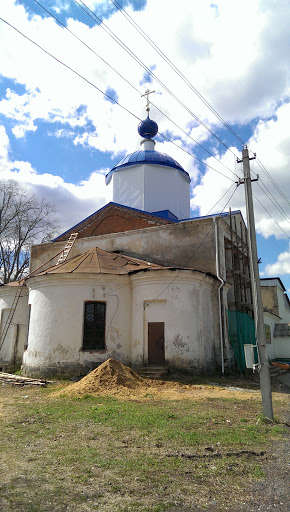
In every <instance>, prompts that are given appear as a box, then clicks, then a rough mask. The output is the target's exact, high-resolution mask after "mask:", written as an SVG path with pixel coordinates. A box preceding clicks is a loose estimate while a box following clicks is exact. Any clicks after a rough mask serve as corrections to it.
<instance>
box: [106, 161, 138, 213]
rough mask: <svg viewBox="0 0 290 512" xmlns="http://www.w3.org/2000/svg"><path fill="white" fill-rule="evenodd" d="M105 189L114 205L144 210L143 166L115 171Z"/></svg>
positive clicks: (133, 166)
mask: <svg viewBox="0 0 290 512" xmlns="http://www.w3.org/2000/svg"><path fill="white" fill-rule="evenodd" d="M106 188H108V189H109V191H108V194H109V196H111V197H112V199H111V200H112V201H113V202H114V203H118V204H122V205H125V206H130V207H131V208H137V209H138V210H144V165H137V166H135V165H132V166H129V167H126V168H123V169H122V168H121V169H119V170H117V171H115V172H114V173H112V176H111V179H110V182H109V184H108V185H107V187H106Z"/></svg>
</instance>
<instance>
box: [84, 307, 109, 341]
mask: <svg viewBox="0 0 290 512" xmlns="http://www.w3.org/2000/svg"><path fill="white" fill-rule="evenodd" d="M105 332H106V303H105V302H97V301H88V302H85V310H84V336H83V350H104V349H105V348H106V346H105V341H106V336H105Z"/></svg>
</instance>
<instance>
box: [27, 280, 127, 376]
mask: <svg viewBox="0 0 290 512" xmlns="http://www.w3.org/2000/svg"><path fill="white" fill-rule="evenodd" d="M126 284H128V286H126ZM28 286H29V303H30V305H31V314H30V326H29V336H28V347H27V350H26V351H25V352H24V356H23V371H24V373H26V374H28V375H34V376H37V375H50V374H51V375H53V374H59V375H61V376H66V375H68V376H69V375H76V374H85V373H87V371H88V370H89V369H90V368H94V367H95V366H97V365H98V363H102V362H103V361H105V360H106V359H108V358H110V357H113V358H115V359H118V360H119V361H121V362H123V363H129V361H130V339H131V290H130V282H129V279H128V276H109V275H101V276H99V275H98V276H96V275H92V274H89V275H84V274H79V275H74V276H72V275H68V274H64V275H60V274H58V275H47V276H38V277H34V278H31V279H29V283H28ZM86 301H100V302H105V303H106V347H105V349H104V350H82V344H83V325H84V303H85V302H86Z"/></svg>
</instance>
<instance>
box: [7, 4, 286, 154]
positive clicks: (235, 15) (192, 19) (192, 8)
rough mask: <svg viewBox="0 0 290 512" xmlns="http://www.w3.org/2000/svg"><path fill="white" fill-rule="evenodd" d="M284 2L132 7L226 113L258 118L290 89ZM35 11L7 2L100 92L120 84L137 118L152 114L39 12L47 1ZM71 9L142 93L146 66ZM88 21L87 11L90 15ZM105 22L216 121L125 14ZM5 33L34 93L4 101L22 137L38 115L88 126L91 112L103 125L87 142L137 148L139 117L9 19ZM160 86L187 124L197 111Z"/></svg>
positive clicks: (13, 73)
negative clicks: (30, 12)
mask: <svg viewBox="0 0 290 512" xmlns="http://www.w3.org/2000/svg"><path fill="white" fill-rule="evenodd" d="M286 3H287V2H285V1H284V0H277V1H276V2H275V6H273V5H272V3H271V2H266V1H265V0H263V1H262V0H244V1H243V2H241V1H238V2H232V0H217V1H216V2H215V4H216V6H217V8H215V7H213V5H212V2H211V1H210V0H206V1H205V0H196V1H195V2H194V5H193V4H192V3H191V2H188V0H180V3H179V8H178V9H176V3H175V2H174V1H173V0H159V2H156V1H154V0H148V1H147V5H146V7H145V9H144V10H143V11H134V12H133V10H132V8H130V7H128V8H127V10H128V12H129V13H130V14H131V15H132V16H133V17H134V19H135V20H136V21H137V23H139V24H140V25H141V26H142V28H143V29H144V30H145V32H146V33H148V35H149V36H151V37H152V39H153V40H154V41H155V42H156V44H157V45H158V46H159V47H160V48H161V49H163V51H164V52H165V53H166V55H168V56H169V58H170V59H171V60H172V61H173V62H175V63H177V64H178V66H179V67H180V68H181V70H182V71H183V72H184V73H185V75H186V76H187V77H188V78H189V79H190V80H191V81H192V83H193V84H194V85H195V86H196V87H197V88H198V89H199V90H200V91H202V93H203V94H204V95H205V96H206V97H207V99H208V100H209V101H211V102H212V103H213V105H214V106H215V107H216V108H217V109H218V110H219V112H220V113H221V114H222V115H223V116H224V117H225V118H226V120H227V121H233V120H235V121H239V122H245V121H247V120H249V119H254V118H256V117H257V116H262V117H264V116H265V114H266V115H272V114H273V113H274V111H275V108H276V105H277V101H278V100H279V99H280V98H283V97H285V95H286V94H287V91H288V89H287V70H288V56H287V52H286V50H284V48H286V40H287V37H288V27H289V21H290V12H289V9H288V7H287V6H286ZM97 4H99V5H104V1H103V0H102V1H99V2H98V1H95V0H91V2H90V6H91V7H92V8H93V7H94V6H95V5H97ZM56 8H57V9H60V10H62V12H64V10H65V9H67V8H68V7H67V3H66V2H58V3H57V4H56ZM36 12H37V13H39V14H37V15H35V16H32V17H31V15H28V13H27V12H26V11H25V8H24V6H22V5H19V4H16V5H15V4H14V1H13V0H6V2H4V3H3V5H1V14H2V16H3V17H4V18H5V19H7V20H8V21H11V23H12V24H13V25H15V26H16V27H17V28H19V29H20V30H21V31H23V32H24V33H25V34H27V35H28V36H29V37H30V38H31V39H33V40H35V41H36V42H38V43H39V44H40V45H42V46H43V47H44V48H46V49H47V50H48V51H49V52H51V53H52V54H54V55H55V56H56V57H58V58H59V59H61V60H62V61H63V62H65V63H67V64H68V65H69V66H71V67H73V68H74V69H75V70H76V71H77V72H79V73H81V74H83V75H84V76H85V77H86V78H87V79H88V80H89V81H91V82H93V83H95V84H96V86H97V87H99V88H100V89H101V90H103V91H106V89H107V87H108V84H111V85H112V86H113V87H114V88H115V89H116V90H117V92H118V98H119V101H120V103H121V104H122V105H124V106H125V107H126V108H128V109H130V110H131V111H133V112H134V113H136V114H137V116H139V117H141V118H142V117H144V105H143V103H142V101H141V100H140V96H139V93H138V92H136V91H134V90H133V89H132V88H130V86H129V85H128V84H127V83H126V82H124V81H123V80H122V79H120V78H119V77H118V76H117V75H116V74H115V73H114V72H113V71H112V70H111V69H110V68H109V67H108V66H106V65H105V64H104V62H102V61H101V60H100V59H98V58H97V57H96V56H95V55H94V54H92V53H91V52H90V51H89V50H88V49H87V48H85V47H84V46H82V45H81V43H80V42H79V41H77V40H76V39H74V38H73V37H72V36H71V35H70V34H69V33H68V32H67V31H66V30H64V29H63V28H61V27H60V26H59V25H57V24H56V22H55V21H54V20H53V19H51V18H49V17H45V18H41V15H42V14H43V13H42V10H41V9H39V8H36ZM69 12H70V11H69V10H68V11H67V16H68V19H67V24H68V27H69V28H70V29H71V30H72V31H74V32H75V33H76V34H77V35H78V36H79V37H80V38H82V39H83V40H84V41H85V42H86V43H87V44H88V45H90V46H91V47H92V48H93V49H94V51H95V52H96V53H98V54H100V55H101V56H102V58H103V59H104V60H106V61H107V62H109V63H110V64H111V65H112V66H113V67H115V68H116V69H117V70H118V71H119V72H120V73H121V74H123V75H124V77H125V78H126V79H127V80H128V81H129V82H131V83H132V84H133V86H134V87H136V88H137V89H138V90H139V91H140V92H143V91H144V89H145V86H140V82H141V80H142V77H143V75H144V70H143V69H142V68H141V67H140V66H139V65H138V64H137V63H136V62H135V61H134V60H132V59H131V57H129V56H128V55H127V54H126V53H125V52H124V51H123V50H122V49H121V48H120V47H119V46H118V45H117V44H116V43H115V42H114V41H113V40H112V39H111V38H110V37H109V36H108V34H106V32H105V31H104V30H103V29H102V26H94V27H93V28H89V27H88V26H87V25H85V24H84V23H83V22H79V21H77V20H74V19H72V18H69ZM164 12H166V18H164ZM249 12H250V13H251V15H250V16H249ZM82 19H85V18H84V17H83V16H82ZM160 19H162V20H163V23H160ZM273 19H274V21H273ZM89 21H90V20H89V18H88V22H89ZM105 23H106V25H107V26H109V28H110V29H111V30H112V31H113V32H115V33H116V34H117V35H118V37H120V39H121V40H122V41H124V43H125V44H126V45H127V46H128V47H129V48H132V49H133V51H134V52H135V53H136V54H137V55H138V56H139V57H140V58H141V59H142V60H143V61H144V62H145V64H146V65H147V66H148V67H153V66H155V71H154V72H155V73H156V75H157V76H158V77H160V78H161V80H163V81H164V82H165V84H166V85H167V86H168V87H170V89H172V90H173V91H174V93H175V94H176V95H177V96H178V97H179V98H181V99H182V101H184V102H185V103H186V104H187V105H188V106H189V107H190V109H191V110H192V111H193V112H194V113H195V114H197V115H198V116H201V117H202V119H203V120H205V121H206V122H208V123H211V124H212V123H216V120H215V118H214V116H213V115H212V114H211V113H210V112H209V111H208V110H207V109H206V108H205V106H204V105H203V104H202V103H201V102H200V100H199V99H198V98H197V97H196V96H195V95H194V94H193V93H192V92H191V91H190V90H189V89H188V87H187V86H186V85H185V84H184V82H183V81H182V80H180V78H178V77H177V75H176V74H175V73H174V72H173V71H172V70H170V68H169V67H168V65H167V64H166V63H165V62H164V61H163V60H162V59H161V58H160V57H159V56H158V55H157V54H156V52H155V51H154V50H153V49H152V48H151V47H150V46H148V45H147V43H145V41H144V39H143V38H142V37H141V36H140V35H139V34H138V33H137V32H135V31H134V30H133V28H132V27H131V26H130V25H128V23H127V22H126V20H125V18H124V17H123V16H122V15H121V14H120V13H119V12H116V13H114V14H113V15H112V16H111V17H110V18H109V19H108V20H106V22H105ZM237 25H238V26H239V27H247V35H246V37H242V34H241V35H239V34H237ZM168 34H170V37H168ZM1 39H2V44H1V46H0V59H1V72H2V74H3V76H6V77H10V78H13V79H15V80H16V81H17V82H19V83H22V84H24V85H25V86H26V88H27V90H28V92H27V94H26V95H16V94H12V95H10V96H9V97H8V98H7V100H5V101H6V102H8V104H7V103H5V105H4V103H3V102H2V107H3V108H4V107H5V109H6V112H7V114H6V115H7V116H9V117H11V118H13V119H14V120H15V121H16V122H17V128H15V129H14V133H15V135H16V136H17V137H21V136H24V134H25V132H26V131H27V130H34V129H35V126H37V120H39V119H44V120H49V121H50V122H54V121H55V122H56V121H60V122H62V123H68V124H69V125H70V126H71V127H74V126H83V125H84V124H85V122H86V121H88V120H90V121H92V123H93V124H94V126H95V128H96V133H95V135H94V136H91V135H89V134H85V135H84V141H85V143H86V144H89V145H92V147H97V148H98V149H100V150H101V151H107V150H108V148H109V149H112V150H113V151H114V152H115V153H118V152H120V151H122V150H127V151H128V150H130V149H131V146H132V140H131V139H130V136H129V134H130V133H132V134H134V133H136V132H135V130H136V123H137V121H136V119H134V118H130V116H129V115H128V114H126V113H125V112H124V111H122V110H121V109H120V108H119V107H115V106H113V105H111V104H110V103H109V102H108V101H106V100H105V99H104V98H103V96H102V95H101V94H100V93H99V92H97V91H96V90H95V89H93V88H92V87H91V86H90V85H88V84H86V83H84V82H83V81H82V80H81V79H80V78H78V77H76V76H74V75H73V74H72V73H71V72H70V71H68V70H67V69H65V68H64V67H63V66H61V65H60V64H59V63H57V62H55V61H53V60H52V59H51V58H50V57H49V56H47V55H46V54H44V53H43V52H42V51H41V50H39V49H38V48H36V47H35V46H33V45H32V44H31V43H30V42H29V41H27V40H25V39H23V38H22V37H21V36H20V35H19V34H17V33H16V32H14V31H13V29H11V28H10V27H7V26H5V25H4V24H3V26H2V33H1ZM152 87H154V89H155V90H156V91H157V92H158V94H157V95H155V98H154V99H153V101H154V102H155V103H156V104H157V105H158V106H159V107H160V108H161V109H162V110H164V111H165V113H167V114H168V115H169V116H170V117H172V118H174V120H175V122H177V124H180V125H181V126H182V127H186V126H187V125H188V124H189V123H190V121H192V117H191V115H190V114H189V113H188V112H186V111H184V110H183V109H182V108H181V107H180V106H178V104H177V103H176V102H175V101H174V100H173V99H172V98H171V97H170V96H169V95H168V94H167V93H165V92H164V90H163V89H162V87H161V86H160V85H159V84H158V83H156V82H153V84H152ZM36 91H38V92H36ZM288 92H289V91H288ZM16 96H18V100H17V98H16ZM81 104H86V105H87V107H88V108H87V113H86V115H85V116H83V118H82V119H80V118H79V117H78V116H77V115H76V110H77V108H78V107H79V105H81ZM153 110H154V109H153ZM156 120H157V121H158V122H159V125H160V130H161V131H164V130H165V129H168V128H169V129H171V130H172V131H173V133H174V134H175V135H178V129H177V128H176V127H174V125H170V123H169V121H168V120H166V119H164V118H162V116H161V114H158V115H157V119H156ZM124 126H126V130H124ZM179 135H180V134H179ZM79 142H80V140H79Z"/></svg>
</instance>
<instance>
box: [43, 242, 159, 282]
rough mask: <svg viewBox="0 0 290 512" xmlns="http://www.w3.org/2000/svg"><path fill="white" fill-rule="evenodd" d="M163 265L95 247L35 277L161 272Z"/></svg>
mask: <svg viewBox="0 0 290 512" xmlns="http://www.w3.org/2000/svg"><path fill="white" fill-rule="evenodd" d="M166 268H167V267H163V266H161V265H156V264H155V263H149V262H148V261H143V260H139V259H136V258H131V257H129V256H125V255H123V254H116V253H113V252H108V251H104V250H103V249H100V248H99V247H94V248H93V249H90V250H88V251H86V252H84V253H83V254H79V255H77V256H74V257H73V258H70V259H69V260H66V261H65V262H64V263H62V264H59V265H54V266H53V267H50V268H49V269H47V270H44V271H43V272H39V273H37V274H34V276H36V275H38V276H43V275H46V274H72V273H76V274H83V273H85V274H87V273H88V274H129V273H131V272H136V271H139V270H160V269H166Z"/></svg>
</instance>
